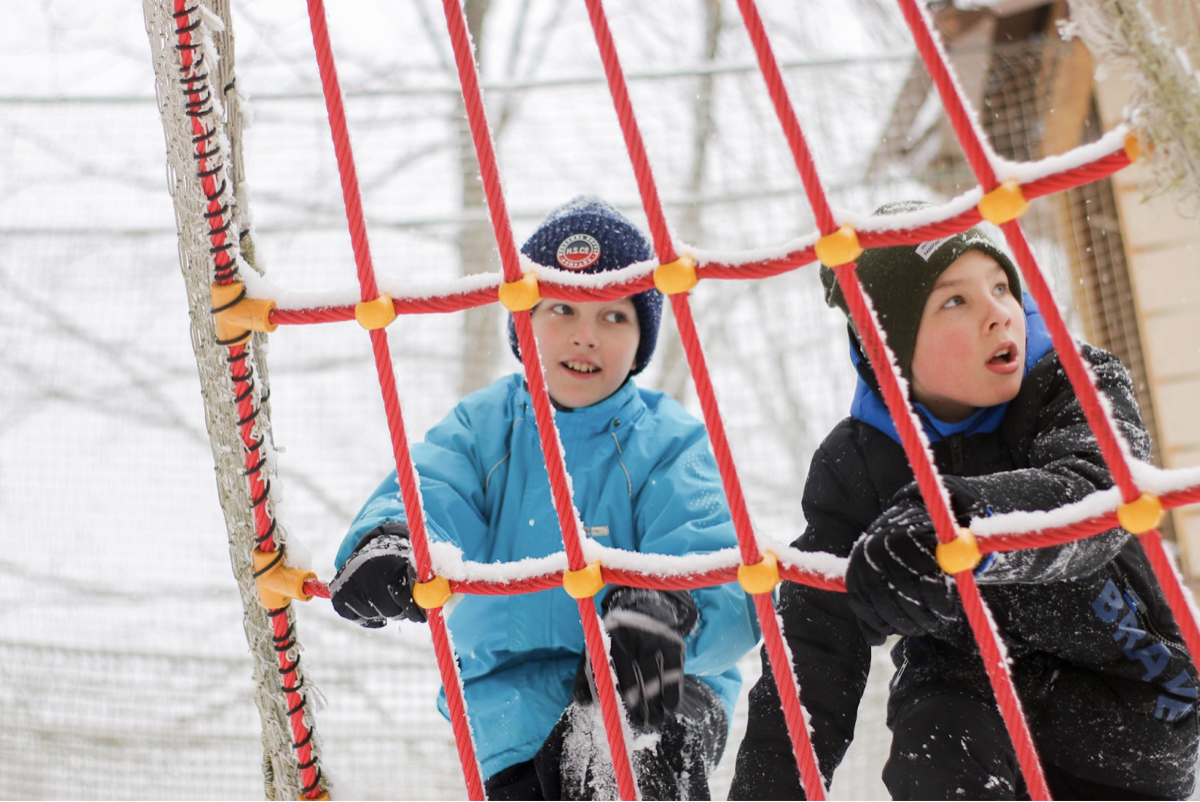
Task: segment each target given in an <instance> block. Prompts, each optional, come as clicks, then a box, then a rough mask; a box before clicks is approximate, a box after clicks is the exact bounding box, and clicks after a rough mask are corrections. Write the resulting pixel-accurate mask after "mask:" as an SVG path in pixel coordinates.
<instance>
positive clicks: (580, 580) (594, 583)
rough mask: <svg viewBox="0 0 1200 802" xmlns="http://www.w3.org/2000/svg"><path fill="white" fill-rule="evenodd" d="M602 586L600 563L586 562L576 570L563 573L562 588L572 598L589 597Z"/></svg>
mask: <svg viewBox="0 0 1200 802" xmlns="http://www.w3.org/2000/svg"><path fill="white" fill-rule="evenodd" d="M603 587H604V579H603V578H602V577H601V576H600V563H599V561H597V562H594V563H588V564H587V565H585V566H584V567H583V568H580V569H579V570H578V571H565V572H564V573H563V590H565V591H566V592H567V595H568V596H570V597H571V598H572V599H590V598H592V597H593V596H595V595H596V594H597V593H599V592H600V589H601V588H603Z"/></svg>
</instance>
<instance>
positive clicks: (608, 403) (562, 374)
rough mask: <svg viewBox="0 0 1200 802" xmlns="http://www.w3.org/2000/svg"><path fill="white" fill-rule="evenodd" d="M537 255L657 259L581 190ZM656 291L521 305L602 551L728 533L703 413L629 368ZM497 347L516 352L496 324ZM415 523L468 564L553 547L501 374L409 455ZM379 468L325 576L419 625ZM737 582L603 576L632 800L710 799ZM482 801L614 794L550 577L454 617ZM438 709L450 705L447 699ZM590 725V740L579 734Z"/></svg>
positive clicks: (717, 539) (556, 218)
mask: <svg viewBox="0 0 1200 802" xmlns="http://www.w3.org/2000/svg"><path fill="white" fill-rule="evenodd" d="M521 250H522V252H523V253H524V254H525V255H526V256H528V257H529V258H531V259H532V260H534V261H535V262H537V263H539V264H542V265H547V266H552V267H558V268H561V269H564V270H571V271H577V272H585V273H596V272H604V271H609V270H615V269H618V268H621V267H625V266H626V265H629V264H632V263H634V262H638V261H643V260H646V259H650V258H652V256H653V254H652V251H651V249H650V246H649V244H648V243H647V241H646V239H645V237H644V236H643V235H642V234H641V232H640V231H638V229H637V228H636V227H635V226H633V225H632V224H631V223H630V222H629V221H628V220H626V219H625V218H624V217H622V216H621V214H620V213H619V212H617V210H616V209H614V208H613V207H611V206H609V205H608V204H606V203H605V202H604V201H601V200H599V199H598V198H590V197H582V198H577V199H575V200H574V201H572V202H570V203H568V204H566V205H565V206H563V207H560V208H559V209H557V210H555V211H554V212H552V213H551V214H550V216H549V217H548V218H547V219H546V220H545V221H544V222H543V223H542V225H541V226H540V227H539V228H538V230H537V231H536V232H534V234H533V236H532V237H530V239H529V240H528V241H527V242H526V243H525V245H524V246H523V247H522V249H521ZM661 309H662V296H661V295H660V294H659V292H658V291H657V290H647V291H645V292H642V293H639V294H637V295H634V296H632V297H629V298H621V299H618V300H614V301H605V302H563V301H556V300H552V299H546V300H543V301H542V302H541V303H540V304H539V305H538V306H537V307H535V308H534V310H533V313H532V322H533V328H534V334H535V336H536V337H537V341H538V349H539V352H540V354H541V359H542V364H543V365H544V368H545V376H546V385H547V388H548V390H549V394H550V397H551V400H552V401H553V403H554V406H555V408H556V410H557V413H556V415H555V421H556V423H557V426H558V430H559V434H560V437H561V440H562V445H563V450H564V452H565V454H566V464H567V470H568V471H569V473H570V475H571V479H572V484H573V488H574V501H575V505H576V507H577V508H578V510H579V515H580V518H581V520H582V521H583V522H584V524H585V527H586V531H587V533H588V535H589V536H590V537H593V538H595V539H596V540H597V541H598V542H599V543H602V544H604V545H607V546H612V547H615V548H620V549H626V550H629V551H638V552H653V553H660V554H672V555H683V554H690V553H701V552H712V551H716V550H719V549H724V548H730V547H733V546H735V545H736V537H735V534H734V530H733V525H732V522H731V520H730V515H729V509H728V507H727V504H726V501H725V497H724V494H723V492H722V491H721V484H720V477H719V474H718V472H717V467H716V463H715V461H714V459H713V456H712V453H711V449H710V446H709V442H708V437H707V434H706V432H705V430H704V427H703V426H702V425H701V424H700V422H699V421H697V420H696V419H695V418H693V417H692V416H691V415H689V414H688V413H687V412H686V411H684V409H683V408H682V407H681V406H679V404H677V403H676V402H675V401H673V400H671V399H670V398H668V397H666V396H664V395H662V394H661V393H656V392H650V391H647V390H641V389H639V388H638V387H636V386H635V385H634V383H633V381H632V379H631V377H632V376H634V375H636V374H637V373H639V372H640V371H641V370H642V369H643V368H645V367H646V364H647V363H648V362H649V361H650V357H651V355H652V354H653V352H654V345H655V340H656V338H657V334H658V325H659V317H660V313H661ZM509 334H510V344H511V346H512V349H513V353H514V354H517V355H518V358H519V353H518V347H517V342H516V337H515V330H514V328H513V327H512V323H511V320H510V326H509ZM412 456H413V460H414V461H415V463H416V466H417V470H418V473H419V474H420V480H421V494H422V497H423V499H424V507H425V514H426V520H427V528H428V531H429V534H430V536H431V537H432V538H434V539H435V540H438V541H442V542H448V543H452V544H454V545H455V546H457V547H458V548H460V549H461V550H462V552H463V558H464V559H466V560H472V561H476V562H482V563H492V562H513V561H517V560H522V559H526V558H531V557H532V558H538V557H545V556H547V555H550V554H553V553H555V552H558V551H561V550H562V548H563V546H562V536H561V534H560V531H559V526H558V518H557V515H556V514H555V510H554V506H553V501H552V499H551V491H550V483H549V479H548V477H547V473H546V468H545V465H544V463H543V460H542V451H541V446H540V444H539V441H538V434H537V425H536V422H535V420H534V414H533V406H532V401H531V399H530V395H529V391H528V390H527V389H526V386H525V382H524V378H523V376H522V375H521V374H515V375H512V376H509V377H507V378H504V379H501V380H500V381H498V382H496V383H495V384H493V385H492V386H491V387H488V388H486V389H484V390H481V391H479V392H476V393H473V394H471V395H469V396H467V397H466V398H464V399H463V400H462V401H461V402H460V403H459V404H458V406H457V407H455V409H454V410H453V411H451V413H450V414H449V415H447V416H446V418H445V419H444V420H443V421H442V422H441V423H439V424H438V425H436V426H435V427H433V428H432V429H431V430H430V431H429V432H428V433H427V434H426V436H425V442H423V443H419V444H417V445H416V446H415V447H414V448H413V450H412ZM405 522H406V517H405V511H404V507H403V503H402V502H401V499H400V496H399V488H398V484H397V479H396V474H395V472H393V473H392V474H391V475H390V476H388V477H387V479H385V480H384V482H383V484H382V485H380V486H379V488H378V489H377V490H376V491H375V493H374V495H372V496H371V498H370V499H368V501H367V503H366V504H365V505H364V506H363V508H362V510H361V511H360V512H359V514H358V517H357V518H356V519H355V521H354V523H353V524H352V525H351V527H350V531H349V533H348V534H347V536H346V538H345V541H344V542H343V544H342V547H341V549H340V550H339V552H338V556H337V567H338V569H339V570H338V573H337V576H336V577H335V579H334V581H333V583H332V584H331V585H330V590H331V592H332V596H333V604H334V608H335V609H336V610H337V611H338V613H339V614H341V615H342V616H344V617H346V618H348V619H350V620H352V621H355V622H356V623H359V624H361V625H363V626H367V627H380V626H384V625H385V624H386V622H387V621H388V620H389V619H391V620H397V621H398V620H400V619H408V620H412V621H424V620H425V615H424V612H423V611H422V610H421V609H420V608H419V607H417V606H416V604H415V603H414V602H413V599H412V591H411V588H412V585H413V583H414V582H415V581H416V572H415V569H414V567H413V563H412V559H411V549H410V545H409V540H408V529H407V525H406V523H405ZM746 598H747V597H746V596H745V594H744V593H743V592H742V591H741V590H740V588H738V587H737V585H734V584H729V585H723V586H719V587H711V588H704V589H700V590H695V591H691V592H684V591H674V592H668V591H655V590H644V589H637V588H628V587H609V588H606V589H605V592H602V593H601V594H599V595H597V596H596V602H597V604H598V606H599V609H600V611H601V614H602V615H603V621H604V626H605V629H606V630H607V632H608V634H609V637H610V639H611V641H612V648H611V653H612V658H613V665H614V668H615V669H616V675H617V685H618V691H619V693H620V695H621V697H622V699H623V700H624V702H625V707H626V711H627V713H628V715H629V718H630V720H631V722H632V723H633V725H634V727H635V730H636V731H637V732H639V733H654V734H656V735H657V737H652V738H650V739H644V740H645V741H646V742H647V743H649V744H650V746H649V748H636V747H635V751H634V769H635V771H636V772H637V774H638V783H639V787H640V789H641V792H642V795H643V797H644V798H647V799H680V798H692V799H701V798H704V799H707V798H708V796H709V794H708V775H709V773H710V772H711V770H712V768H713V766H715V764H716V763H717V761H718V760H719V759H720V756H721V753H722V752H723V750H724V746H725V739H726V737H727V734H728V722H729V720H730V716H731V714H732V711H733V706H734V703H735V701H736V699H737V694H738V690H739V688H740V685H741V677H740V674H739V673H738V670H737V668H736V667H735V664H736V662H737V660H738V659H739V658H740V657H741V656H742V655H743V654H745V653H746V652H747V651H749V649H751V648H752V647H753V646H754V644H755V642H756V641H757V638H758V630H757V625H756V623H755V621H754V618H753V615H752V613H751V611H750V608H749V606H748V604H747V601H746ZM448 621H449V624H450V627H451V629H452V631H453V633H454V640H455V643H456V645H457V651H458V656H459V661H460V664H461V667H462V678H463V688H464V693H465V695H466V701H467V707H468V710H469V713H470V717H471V722H472V727H473V730H474V735H475V744H476V748H477V751H478V756H479V760H480V764H481V766H482V770H483V775H484V777H485V778H486V780H485V786H486V790H487V794H488V797H489V798H490V799H543V798H544V799H559V798H562V799H587V798H593V797H603V796H608V795H611V794H612V793H613V792H614V791H615V785H614V781H613V779H612V770H611V765H610V762H609V761H610V758H609V756H608V755H607V751H606V749H605V748H604V747H603V746H600V748H599V749H597V747H596V746H595V744H601V745H603V744H604V738H603V736H602V735H600V734H599V733H600V730H599V729H598V728H600V727H602V725H601V723H600V719H599V717H598V715H599V714H598V711H595V710H594V705H593V704H592V691H591V687H590V682H591V679H590V677H589V673H588V672H589V670H590V668H589V667H588V664H587V661H586V660H584V659H583V654H584V638H583V628H582V625H581V624H580V621H579V609H578V604H577V603H576V602H575V600H573V599H571V598H570V597H569V596H568V595H567V593H566V592H565V591H564V590H563V589H562V588H554V589H552V590H545V591H541V592H538V593H532V594H526V595H519V596H470V595H468V596H465V597H464V598H462V599H461V601H460V602H459V603H458V604H457V606H455V607H454V609H453V611H452V612H451V613H450V616H449V619H448ZM439 708H440V709H441V711H442V713H443V715H447V716H448V711H447V708H446V702H445V693H444V691H443V693H442V695H441V696H440V697H439ZM593 731H595V732H596V733H597V734H598V735H599V737H596V738H593V735H592V733H593Z"/></svg>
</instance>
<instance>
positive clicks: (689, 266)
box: [654, 256, 700, 295]
mask: <svg viewBox="0 0 1200 802" xmlns="http://www.w3.org/2000/svg"><path fill="white" fill-rule="evenodd" d="M699 283H700V277H699V276H697V275H696V260H695V259H693V258H692V257H690V256H680V257H679V258H678V259H676V260H675V261H674V262H667V263H666V264H665V265H659V266H658V267H656V268H654V286H655V287H658V291H659V292H661V293H662V294H663V295H679V294H680V293H684V292H687V291H688V290H690V289H691V288H692V287H695V286H696V285H697V284H699Z"/></svg>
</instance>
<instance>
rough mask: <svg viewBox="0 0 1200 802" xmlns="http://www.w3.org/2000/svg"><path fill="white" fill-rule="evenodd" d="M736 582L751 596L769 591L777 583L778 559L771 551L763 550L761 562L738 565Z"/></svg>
mask: <svg viewBox="0 0 1200 802" xmlns="http://www.w3.org/2000/svg"><path fill="white" fill-rule="evenodd" d="M738 584H739V585H741V586H742V590H744V591H746V592H747V593H749V594H751V595H752V596H757V595H759V594H760V593H770V592H771V591H773V590H774V589H775V586H776V585H778V584H779V561H778V560H777V559H775V555H774V554H773V553H771V552H769V551H764V552H763V558H762V562H760V563H758V564H757V565H746V564H745V563H743V564H741V565H739V566H738Z"/></svg>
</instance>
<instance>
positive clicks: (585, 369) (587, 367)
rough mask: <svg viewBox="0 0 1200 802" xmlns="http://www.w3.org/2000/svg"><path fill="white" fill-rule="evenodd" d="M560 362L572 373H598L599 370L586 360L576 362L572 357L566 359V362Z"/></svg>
mask: <svg viewBox="0 0 1200 802" xmlns="http://www.w3.org/2000/svg"><path fill="white" fill-rule="evenodd" d="M561 364H562V366H563V367H564V368H566V369H567V370H569V371H571V372H572V373H582V374H588V373H599V372H600V368H598V367H596V366H595V365H592V364H589V363H587V362H576V361H575V360H573V359H568V360H567V361H566V362H563V363H561Z"/></svg>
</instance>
